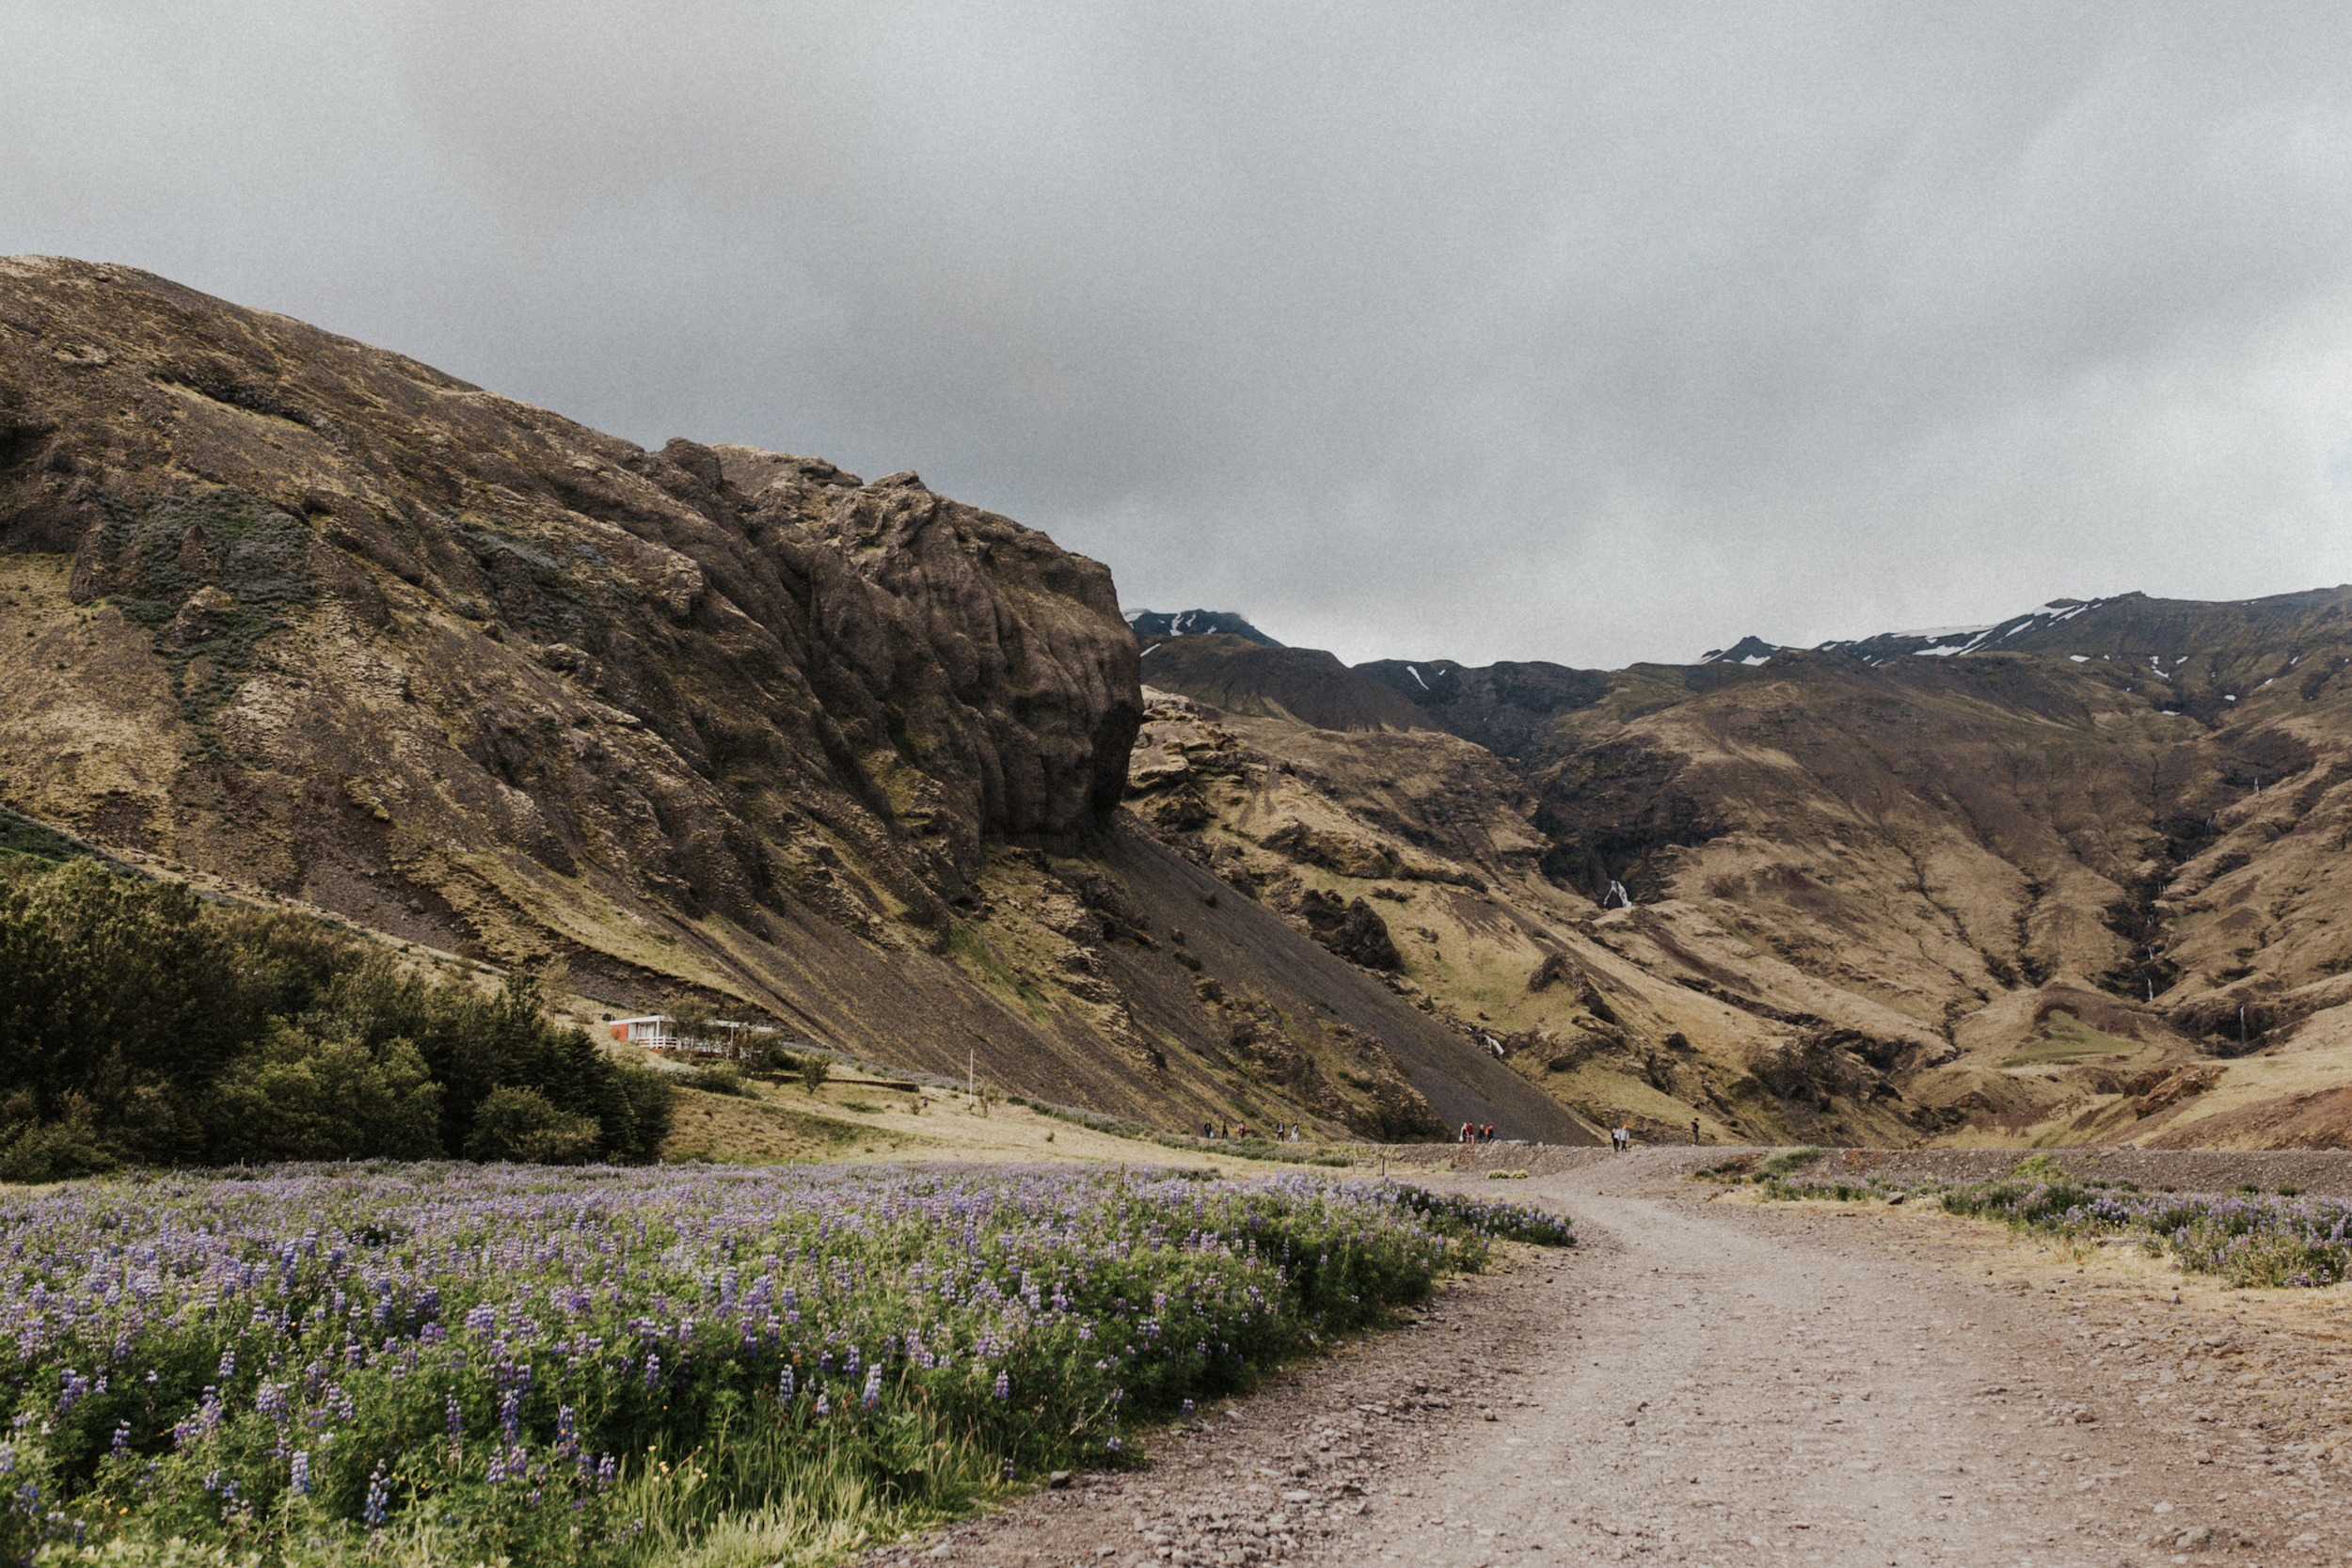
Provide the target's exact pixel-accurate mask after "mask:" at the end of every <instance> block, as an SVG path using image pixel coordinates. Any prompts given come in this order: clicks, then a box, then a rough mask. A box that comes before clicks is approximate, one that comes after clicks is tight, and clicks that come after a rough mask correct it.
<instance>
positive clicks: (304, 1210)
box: [0, 1099, 1568, 1568]
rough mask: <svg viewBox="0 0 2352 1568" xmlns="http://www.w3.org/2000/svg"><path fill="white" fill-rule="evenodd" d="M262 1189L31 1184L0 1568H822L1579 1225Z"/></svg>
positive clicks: (9, 1381)
mask: <svg viewBox="0 0 2352 1568" xmlns="http://www.w3.org/2000/svg"><path fill="white" fill-rule="evenodd" d="M500 1103H501V1104H503V1103H505V1101H504V1100H503V1099H501V1101H500ZM502 1114H503V1113H502V1112H485V1121H486V1120H489V1119H493V1118H494V1117H496V1116H501V1115H502ZM240 1174H241V1176H242V1177H244V1178H245V1179H241V1180H204V1179H193V1178H188V1177H165V1178H160V1179H149V1180H140V1181H139V1182H137V1183H135V1184H134V1183H129V1182H90V1183H82V1184H77V1185H74V1186H72V1187H64V1188H59V1189H56V1190H54V1191H51V1192H45V1193H40V1194H22V1193H20V1194H14V1195H6V1194H0V1233H5V1234H7V1235H8V1237H9V1238H10V1242H11V1257H12V1263H11V1272H10V1274H9V1275H8V1276H7V1277H5V1278H0V1305H6V1306H8V1307H11V1308H14V1309H17V1312H16V1315H17V1316H18V1317H20V1318H29V1319H31V1320H33V1321H31V1322H29V1323H25V1324H24V1329H23V1331H22V1332H19V1333H16V1334H14V1335H12V1336H11V1337H10V1338H9V1339H8V1341H7V1342H6V1345H5V1351H6V1358H7V1360H8V1365H7V1366H6V1367H4V1368H0V1385H5V1386H7V1387H8V1388H10V1389H12V1390H14V1392H13V1393H12V1394H11V1395H10V1399H11V1400H12V1402H13V1404H12V1409H13V1412H14V1413H15V1414H16V1415H17V1416H18V1419H17V1420H16V1421H15V1424H14V1431H13V1433H12V1434H11V1438H10V1442H9V1443H8V1445H7V1447H6V1448H5V1449H4V1450H0V1451H4V1452H5V1454H6V1456H7V1458H6V1463H7V1464H8V1465H10V1466H11V1469H10V1473H9V1475H8V1487H9V1493H7V1494H0V1557H6V1558H8V1559H10V1560H36V1557H37V1554H45V1555H40V1556H39V1557H38V1560H41V1561H45V1562H50V1563H65V1562H75V1563H85V1562H86V1563H113V1564H117V1565H118V1568H119V1565H126V1564H141V1563H145V1564H156V1565H169V1568H198V1565H211V1568H220V1565H225V1564H228V1563H237V1564H240V1565H243V1564H247V1563H251V1564H256V1565H261V1564H266V1565H269V1568H281V1565H294V1564H320V1565H325V1564H330V1563H332V1564H351V1565H353V1568H357V1565H358V1564H359V1563H362V1562H366V1563H371V1564H385V1565H390V1564H401V1563H417V1564H424V1563H436V1564H437V1563H480V1562H489V1561H510V1562H514V1563H516V1564H533V1563H569V1564H578V1565H580V1568H655V1565H657V1564H662V1565H670V1564H678V1563H689V1562H692V1563H707V1564H710V1565H711V1568H718V1565H719V1564H723V1563H725V1564H741V1565H748V1564H753V1563H775V1562H789V1563H796V1564H803V1563H804V1564H808V1565H810V1568H816V1565H817V1564H818V1563H821V1562H831V1561H836V1560H841V1559H842V1557H843V1556H844V1554H845V1553H846V1552H847V1551H848V1550H849V1549H850V1548H851V1547H852V1546H854V1545H855V1544H858V1543H859V1542H860V1541H861V1540H863V1539H870V1538H871V1537H874V1536H880V1537H882V1538H883V1539H887V1538H888V1537H889V1536H890V1535H891V1534H894V1533H896V1532H897V1531H898V1529H901V1528H923V1527H924V1526H926V1525H929V1524H932V1523H935V1522H937V1521H938V1520H940V1519H941V1518H942V1517H945V1516H948V1515H952V1514H954V1513H959V1512H962V1511H965V1510H968V1509H969V1508H971V1507H973V1506H974V1505H976V1504H984V1503H986V1502H989V1501H991V1500H993V1499H994V1498H997V1497H1002V1496H1003V1495H1004V1493H1005V1490H1006V1483H1007V1482H1009V1481H1010V1482H1015V1483H1018V1482H1020V1481H1028V1480H1030V1479H1032V1478H1034V1477H1038V1476H1041V1475H1042V1474H1044V1473H1046V1472H1048V1471H1050V1470H1051V1469H1053V1468H1056V1467H1068V1468H1076V1467H1079V1466H1082V1465H1123V1464H1126V1463H1128V1462H1129V1460H1128V1457H1127V1455H1126V1453H1125V1450H1124V1444H1123V1441H1122V1435H1121V1434H1122V1429H1123V1428H1126V1427H1127V1426H1128V1424H1129V1423H1132V1422H1135V1421H1138V1420H1141V1421H1150V1420H1154V1419H1157V1418H1162V1417H1165V1416H1168V1415H1174V1414H1177V1413H1179V1412H1181V1411H1184V1410H1187V1409H1189V1407H1190V1406H1189V1402H1192V1401H1194V1400H1197V1399H1204V1398H1208V1397H1213V1396H1216V1395H1220V1394H1228V1393H1235V1392H1241V1391H1246V1390H1248V1388H1250V1387H1251V1386H1254V1385H1255V1384H1256V1383H1257V1382H1258V1380H1259V1379H1260V1378H1261V1377H1263V1374H1264V1373H1265V1371H1266V1370H1269V1369H1271V1368H1274V1367H1276V1366H1279V1364H1280V1363H1282V1362H1283V1361H1284V1360H1286V1359H1289V1358H1291V1357H1294V1356H1297V1355H1300V1354H1311V1353H1312V1352H1314V1351H1317V1350H1320V1349H1326V1348H1328V1346H1329V1344H1330V1342H1331V1340H1332V1339H1333V1338H1335V1337H1337V1336H1342V1335H1344V1334H1347V1333H1350V1332H1353V1331H1355V1330H1359V1329H1362V1328H1366V1327H1370V1326H1374V1325H1376V1324H1379V1323H1383V1322H1386V1321H1388V1320H1389V1319H1390V1318H1391V1314H1392V1313H1394V1312H1395V1310H1396V1309H1398V1308H1399V1307H1406V1306H1410V1305H1412V1304H1414V1303H1417V1302H1420V1301H1422V1300H1424V1299H1425V1298H1426V1297H1427V1295H1428V1294H1429V1291H1430V1290H1431V1288H1432V1286H1433V1283H1434V1282H1435V1280H1436V1279H1437V1278H1438V1276H1439V1275H1443V1274H1445V1273H1447V1272H1450V1271H1454V1270H1461V1269H1476V1268H1479V1267H1481V1266H1483V1265H1484V1263H1485V1261H1486V1258H1487V1257H1488V1255H1489V1252H1490V1243H1492V1242H1493V1241H1494V1240H1496V1239H1498V1238H1502V1237H1506V1236H1509V1237H1516V1238H1518V1239H1521V1240H1534V1241H1537V1242H1551V1243H1563V1242H1565V1241H1566V1240H1567V1239H1568V1238H1567V1232H1566V1227H1565V1222H1563V1221H1562V1220H1560V1219H1559V1217H1558V1216H1556V1215H1548V1214H1542V1213H1539V1212H1536V1211H1533V1210H1528V1209H1522V1208H1517V1207H1514V1206H1512V1205H1508V1204H1503V1203H1498V1202H1493V1201H1479V1200H1475V1199H1471V1198H1468V1197H1465V1196H1460V1195H1450V1194H1448V1195H1440V1194H1431V1193H1426V1192H1421V1191H1417V1190H1415V1189H1411V1188H1400V1187H1394V1186H1390V1185H1387V1184H1379V1185H1375V1184H1371V1183H1351V1184H1344V1185H1343V1184H1339V1183H1330V1182H1313V1181H1307V1180H1301V1179H1298V1178H1295V1177H1278V1178H1276V1179H1274V1180H1270V1181H1251V1182H1223V1181H1218V1180H1214V1179H1210V1180H1169V1179H1168V1178H1169V1177H1170V1176H1172V1175H1174V1174H1175V1173H1166V1172H1151V1173H1135V1174H1130V1173H1128V1172H1124V1171H1121V1172H1118V1173H1113V1172H1110V1171H1104V1170H1094V1171H1075V1170H1063V1171H1055V1172H1041V1171H1035V1170H1031V1171H1014V1172H977V1171H962V1172H957V1171H938V1170H929V1171H927V1170H921V1169H907V1168H898V1169H887V1168H885V1169H866V1170H862V1171H857V1172H850V1171H845V1170H838V1169H836V1170H830V1171H829V1170H819V1169H803V1170H800V1171H789V1172H787V1171H773V1170H771V1171H764V1172H755V1171H747V1170H740V1169H732V1170H730V1169H711V1170H707V1171H703V1170H686V1169H663V1170H652V1171H556V1170H518V1169H513V1168H509V1167H487V1168H485V1167H473V1168H470V1169H464V1170H458V1169H452V1168H449V1167H437V1166H431V1165H424V1166H402V1167H396V1168H387V1169H379V1170H372V1171H369V1170H362V1171H355V1170H352V1169H350V1168H349V1167H343V1166H335V1167H328V1166H310V1167H280V1168H277V1169H272V1170H268V1171H262V1172H252V1173H240ZM126 1270H132V1271H135V1273H134V1274H133V1277H135V1279H137V1280H139V1281H140V1282H141V1284H140V1289H139V1290H138V1291H126V1290H124V1289H123V1288H122V1287H121V1286H120V1284H119V1280H120V1279H121V1278H122V1277H123V1276H124V1273H125V1271H126ZM225 1281H231V1282H234V1288H224V1282H225ZM35 1299H38V1300H40V1301H42V1302H43V1303H44V1304H45V1309H44V1310H42V1311H40V1312H26V1311H24V1310H23V1308H24V1307H25V1306H26V1305H27V1304H28V1303H29V1302H31V1301H32V1300H35ZM20 1488H24V1489H30V1490H19V1489H20ZM11 1495H12V1496H11ZM26 1497H31V1498H34V1499H37V1503H38V1506H37V1507H36V1506H15V1507H9V1506H7V1505H8V1504H9V1503H10V1502H11V1501H14V1502H16V1503H18V1504H20V1505H22V1503H23V1499H24V1498H26Z"/></svg>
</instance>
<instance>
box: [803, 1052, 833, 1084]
mask: <svg viewBox="0 0 2352 1568" xmlns="http://www.w3.org/2000/svg"><path fill="white" fill-rule="evenodd" d="M832 1076H833V1058H832V1057H830V1056H824V1055H819V1054H818V1053H816V1052H814V1051H812V1052H810V1053H808V1054H807V1055H805V1056H803V1057H802V1058H801V1087H802V1088H803V1089H805V1090H807V1091H808V1092H809V1093H810V1094H815V1093H816V1092H817V1091H818V1089H821V1088H823V1087H824V1086H825V1080H826V1079H828V1078H831V1077H832Z"/></svg>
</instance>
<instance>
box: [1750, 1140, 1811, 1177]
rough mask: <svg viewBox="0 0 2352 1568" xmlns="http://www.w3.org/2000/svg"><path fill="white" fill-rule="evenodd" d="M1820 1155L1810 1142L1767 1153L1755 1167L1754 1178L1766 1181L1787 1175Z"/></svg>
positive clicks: (1802, 1167) (1800, 1168)
mask: <svg viewBox="0 0 2352 1568" xmlns="http://www.w3.org/2000/svg"><path fill="white" fill-rule="evenodd" d="M1820 1157H1821V1151H1820V1149H1818V1148H1814V1147H1813V1146H1812V1145H1811V1144H1806V1145H1804V1146H1803V1147H1802V1148H1784V1149H1781V1150H1779V1151H1777V1152H1775V1153H1772V1154H1770V1155H1767V1156H1766V1157H1765V1159H1764V1163H1763V1164H1760V1165H1758V1166H1756V1180H1758V1181H1767V1180H1772V1179H1774V1178H1776V1177H1783V1176H1787V1175H1788V1174H1789V1173H1790V1172H1792V1171H1797V1170H1802V1169H1804V1167H1805V1166H1806V1165H1809V1164H1812V1163H1813V1162H1814V1161H1816V1160H1818V1159H1820Z"/></svg>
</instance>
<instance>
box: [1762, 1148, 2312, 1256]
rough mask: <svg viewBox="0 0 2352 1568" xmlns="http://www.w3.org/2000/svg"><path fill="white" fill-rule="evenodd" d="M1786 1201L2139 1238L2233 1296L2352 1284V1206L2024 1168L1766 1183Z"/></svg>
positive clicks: (1768, 1191) (2287, 1194) (2029, 1164)
mask: <svg viewBox="0 0 2352 1568" xmlns="http://www.w3.org/2000/svg"><path fill="white" fill-rule="evenodd" d="M1761 1185H1762V1186H1763V1188H1764V1192H1765V1196H1768V1197H1782V1198H1832V1199H1840V1200H1851V1199H1853V1198H1886V1197H1890V1196H1894V1195H1895V1194H1897V1193H1902V1194H1904V1195H1906V1196H1930V1197H1933V1198H1934V1199H1935V1200H1936V1201H1937V1202H1939V1203H1941V1204H1942V1206H1943V1207H1944V1209H1945V1211H1946V1212H1948V1213H1954V1214H1968V1215H1972V1216H1975V1217H1977V1218H1979V1219H1991V1220H1999V1221H2001V1222H2003V1223H2004V1224H2007V1225H2009V1226H2010V1227H2012V1228H2015V1229H2019V1230H2030V1231H2035V1232H2038V1233H2044V1234H2055V1235H2059V1236H2068V1237H2074V1236H2099V1235H2122V1236H2137V1237H2138V1238H2139V1241H2140V1244H2141V1246H2142V1247H2144V1248H2145V1249H2146V1250H2147V1251H2148V1252H2149V1253H2150V1254H2151V1255H2153V1256H2157V1257H2167V1256H2169V1257H2170V1258H2171V1259H2173V1260H2174V1261H2176V1262H2177V1263H2178V1264H2179V1265H2180V1266H2181V1267H2182V1268H2183V1269H2185V1270H2186V1271H2188V1272H2189V1273H2192V1274H2211V1275H2221V1276H2222V1277H2224V1278H2226V1279H2228V1280H2229V1281H2230V1283H2232V1284H2233V1285H2239V1286H2327V1285H2333V1284H2336V1283H2337V1282H2339V1281H2341V1280H2343V1279H2345V1278H2352V1202H2348V1201H2346V1200H2345V1199H2343V1198H2334V1197H2305V1196H2301V1195H2299V1194H2297V1193H2295V1192H2293V1191H2292V1190H2287V1191H2282V1192H2280V1193H2273V1194H2265V1193H2262V1192H2258V1191H2254V1190H2252V1189H2244V1190H2241V1191H2238V1192H2233V1193H2168V1192H2153V1193H2152V1192H2143V1191H2141V1190H2140V1189H2139V1188H2138V1187H2137V1185H2136V1184H2134V1183H2132V1182H2129V1181H2101V1180H2096V1179H2095V1178H2087V1177H2077V1176H2071V1175H2069V1174H2067V1173H2066V1172H2064V1171H2062V1170H2059V1169H2058V1168H2057V1167H2056V1166H2055V1165H2051V1164H2041V1163H2037V1162H2036V1161H2033V1160H2028V1161H2026V1162H2025V1163H2024V1164H2021V1165H2020V1167H2019V1168H2018V1170H2017V1171H2016V1172H2015V1173H2014V1174H2012V1175H2010V1176H2009V1177H2005V1178H2001V1179H1998V1180H1991V1181H1978V1182H1972V1183H1969V1184H1967V1185H1964V1186H1949V1185H1947V1184H1944V1183H1941V1182H1903V1181H1872V1180H1844V1181H1837V1180H1820V1179H1816V1178H1788V1177H1766V1178H1763V1179H1762V1180H1761Z"/></svg>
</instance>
